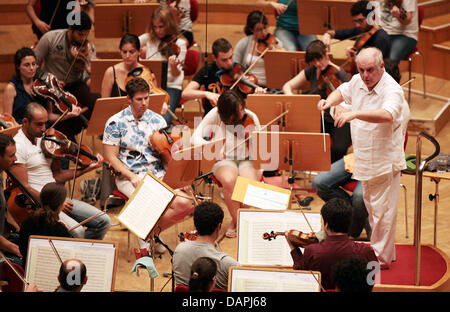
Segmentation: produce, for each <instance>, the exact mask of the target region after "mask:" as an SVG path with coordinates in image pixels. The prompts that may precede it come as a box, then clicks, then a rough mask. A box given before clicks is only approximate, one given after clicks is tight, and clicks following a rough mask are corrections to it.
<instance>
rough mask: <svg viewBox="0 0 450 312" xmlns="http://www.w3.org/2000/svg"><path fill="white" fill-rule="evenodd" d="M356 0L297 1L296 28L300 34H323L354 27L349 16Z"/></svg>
mask: <svg viewBox="0 0 450 312" xmlns="http://www.w3.org/2000/svg"><path fill="white" fill-rule="evenodd" d="M355 2H357V0H304V1H297V16H298V27H299V32H300V33H301V34H304V35H307V34H311V35H316V34H323V33H325V32H326V31H327V30H330V29H344V28H352V27H354V25H353V22H352V17H351V14H350V8H351V6H352V5H353V4H354V3H355Z"/></svg>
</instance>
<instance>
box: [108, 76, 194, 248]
mask: <svg viewBox="0 0 450 312" xmlns="http://www.w3.org/2000/svg"><path fill="white" fill-rule="evenodd" d="M149 90H150V88H149V85H148V84H147V82H146V81H145V80H144V79H142V78H134V79H133V80H130V81H129V82H128V83H127V85H126V91H127V100H128V103H129V104H130V105H129V106H128V107H127V108H125V109H123V110H122V111H120V112H118V113H117V114H115V115H114V116H112V117H110V118H109V119H108V121H107V122H106V125H105V131H104V133H103V151H104V155H105V159H106V160H107V161H108V162H109V163H110V164H111V166H112V167H113V168H114V169H115V170H116V171H118V172H120V173H121V175H120V176H119V177H117V178H116V185H117V189H118V190H119V191H120V192H122V193H123V194H124V195H125V196H127V197H130V196H131V195H132V194H133V192H134V190H135V188H136V187H137V186H138V184H139V182H140V181H141V179H142V178H143V177H144V175H145V173H146V172H147V171H149V170H150V171H151V172H152V173H153V174H154V175H155V176H156V177H158V178H160V179H162V178H163V177H164V174H165V173H166V171H165V168H164V164H163V162H162V160H161V156H160V155H159V154H158V152H157V151H156V149H155V148H156V147H154V146H152V145H151V143H150V137H151V136H152V134H153V133H154V132H155V131H158V130H159V129H162V128H165V127H167V124H166V121H165V120H164V118H163V117H162V116H161V115H159V114H157V113H155V112H153V111H151V110H150V109H148V108H147V105H148V101H149ZM176 192H177V194H179V195H182V196H187V194H186V193H185V192H183V191H182V190H176ZM149 209H151V203H149ZM192 211H193V205H192V201H191V200H189V199H186V198H183V197H180V196H176V197H175V199H174V200H173V201H172V204H171V205H170V206H169V208H168V209H167V210H166V212H165V213H164V215H163V216H162V217H161V218H160V220H159V222H158V224H157V227H155V228H160V229H161V231H164V230H166V229H168V228H169V227H170V226H172V225H174V224H175V223H177V222H180V221H182V220H183V218H184V217H185V216H186V215H188V214H189V213H191V212H192ZM138 243H139V247H140V249H148V248H149V243H147V242H145V241H143V240H142V239H140V238H138ZM159 246H161V247H163V246H162V245H159ZM161 247H160V248H159V251H163V250H164V249H163V248H161ZM157 251H158V250H157ZM142 253H144V254H145V251H143V252H142Z"/></svg>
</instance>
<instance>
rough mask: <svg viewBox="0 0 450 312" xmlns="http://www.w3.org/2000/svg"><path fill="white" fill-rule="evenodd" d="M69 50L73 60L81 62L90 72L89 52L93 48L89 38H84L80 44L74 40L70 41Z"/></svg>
mask: <svg viewBox="0 0 450 312" xmlns="http://www.w3.org/2000/svg"><path fill="white" fill-rule="evenodd" d="M69 51H70V55H72V57H73V58H74V59H75V61H76V62H79V63H81V64H83V65H84V68H85V69H86V71H87V72H88V73H91V54H92V52H93V51H94V49H93V46H92V44H91V43H90V42H89V40H87V39H86V40H84V42H83V44H82V45H81V44H79V43H78V42H75V41H74V42H72V43H71V45H70V48H69Z"/></svg>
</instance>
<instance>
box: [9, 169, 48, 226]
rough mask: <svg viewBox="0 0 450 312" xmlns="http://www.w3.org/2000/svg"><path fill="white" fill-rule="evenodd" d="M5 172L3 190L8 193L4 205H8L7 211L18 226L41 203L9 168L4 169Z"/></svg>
mask: <svg viewBox="0 0 450 312" xmlns="http://www.w3.org/2000/svg"><path fill="white" fill-rule="evenodd" d="M5 172H6V174H7V175H8V179H7V181H6V183H7V187H6V189H5V192H7V193H9V194H10V195H9V197H8V201H7V202H6V206H7V207H8V212H9V213H10V214H11V216H12V218H13V219H14V221H15V222H16V223H17V225H18V226H19V228H20V226H21V225H22V222H23V220H25V219H26V218H27V217H28V216H30V215H31V214H32V213H33V212H34V211H35V210H36V209H38V208H39V207H40V206H41V205H40V203H39V201H38V200H37V199H36V198H35V197H34V196H33V195H32V194H31V193H30V191H29V190H28V189H27V188H26V187H25V186H24V185H23V184H22V182H21V181H20V180H19V179H18V178H17V177H16V176H15V175H14V174H13V173H12V172H10V171H9V170H5Z"/></svg>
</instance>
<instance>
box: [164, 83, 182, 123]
mask: <svg viewBox="0 0 450 312" xmlns="http://www.w3.org/2000/svg"><path fill="white" fill-rule="evenodd" d="M166 91H167V93H169V96H170V102H169V108H170V110H171V111H172V112H173V113H175V110H176V109H177V107H178V103H180V100H181V90H180V89H175V88H167V90H166ZM163 117H164V119H165V120H166V123H167V125H168V126H169V125H170V124H171V123H172V116H171V115H170V114H169V113H166V114H165V115H164V116H163Z"/></svg>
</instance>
